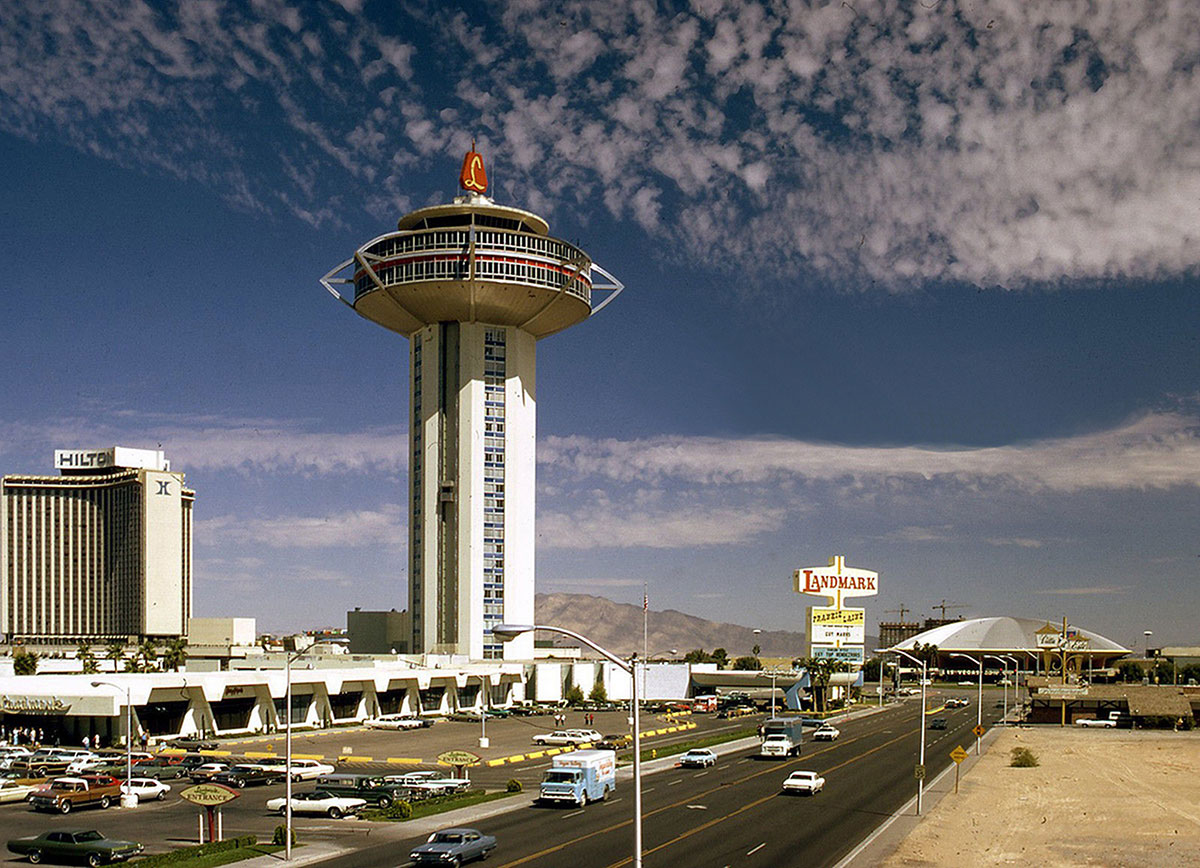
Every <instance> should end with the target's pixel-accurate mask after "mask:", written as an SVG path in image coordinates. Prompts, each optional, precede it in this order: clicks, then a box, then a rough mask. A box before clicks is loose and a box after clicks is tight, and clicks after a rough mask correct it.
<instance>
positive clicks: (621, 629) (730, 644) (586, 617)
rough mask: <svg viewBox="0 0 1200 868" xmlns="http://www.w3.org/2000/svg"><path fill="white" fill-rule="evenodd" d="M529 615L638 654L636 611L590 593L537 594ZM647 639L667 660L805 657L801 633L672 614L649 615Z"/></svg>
mask: <svg viewBox="0 0 1200 868" xmlns="http://www.w3.org/2000/svg"><path fill="white" fill-rule="evenodd" d="M534 610H535V617H536V618H537V621H538V623H539V624H553V625H555V626H556V627H565V628H567V629H568V630H574V631H575V632H576V633H582V634H583V635H584V636H587V637H588V638H589V639H591V640H592V641H594V642H596V643H597V644H599V645H601V646H602V647H604V648H607V649H608V650H609V651H612V652H613V653H614V654H618V655H622V656H624V655H628V654H632V653H633V652H635V651H637V652H639V653H640V652H641V651H642V607H641V606H634V605H630V604H628V603H614V602H613V601H612V600H608V599H605V598H604V597H595V596H592V595H591V594H538V595H537V596H536V597H535V598H534ZM649 636H650V642H649V646H650V647H649V651H650V655H651V656H652V657H655V656H667V655H668V654H669V652H670V650H671V649H672V648H674V649H676V650H677V651H678V653H679V655H681V656H682V655H683V654H685V653H687V652H688V651H690V650H691V649H693V648H703V649H704V650H705V651H712V650H713V649H714V648H724V649H725V650H726V651H727V652H728V654H729V657H730V659H732V658H734V657H740V656H742V655H744V654H749V653H750V652H751V649H752V648H753V647H754V646H755V645H760V646H762V651H761V656H763V657H802V656H804V634H803V633H792V632H789V631H786V630H770V631H764V632H763V633H762V634H760V635H757V636H756V635H754V630H753V628H751V627H742V626H740V625H738V624H722V623H719V622H717V621H706V620H705V619H704V618H697V617H696V616H695V615H687V614H684V613H683V612H677V611H675V610H674V609H667V610H665V611H654V610H653V609H651V610H650V617H649ZM539 638H540V639H549V638H551V636H550V635H543V636H540V637H539ZM556 644H560V645H565V644H568V641H567V640H566V638H565V637H562V636H559V637H556ZM872 647H873V646H872Z"/></svg>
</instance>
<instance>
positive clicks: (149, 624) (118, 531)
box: [0, 446, 196, 644]
mask: <svg viewBox="0 0 1200 868" xmlns="http://www.w3.org/2000/svg"><path fill="white" fill-rule="evenodd" d="M54 466H55V469H57V470H58V471H59V474H60V475H58V476H16V475H12V476H5V477H4V478H3V480H2V482H0V553H2V555H3V557H2V559H0V632H3V638H4V639H5V640H6V641H8V642H14V641H21V642H25V643H27V644H67V643H72V644H73V643H76V642H81V641H86V642H102V641H112V640H120V641H129V640H131V639H132V640H134V641H137V640H139V639H141V638H143V637H156V638H166V637H177V636H183V635H185V634H186V633H187V623H188V618H189V617H191V614H192V503H193V501H194V500H195V496H196V495H195V492H193V491H190V490H189V489H187V488H185V487H184V478H183V474H182V473H173V472H171V468H170V464H169V462H167V460H166V459H165V458H164V457H163V453H162V451H161V450H152V449H127V448H124V447H120V446H117V447H113V448H111V449H99V450H75V449H70V450H56V451H55V453H54Z"/></svg>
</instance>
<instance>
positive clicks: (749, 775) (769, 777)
mask: <svg viewBox="0 0 1200 868" xmlns="http://www.w3.org/2000/svg"><path fill="white" fill-rule="evenodd" d="M964 693H965V691H964ZM973 698H974V697H973V696H972V699H973ZM988 705H989V703H988V698H987V697H986V696H985V708H984V721H985V723H987V722H989V721H992V720H994V719H996V718H997V717H998V716H999V711H998V710H996V709H993V708H991V707H987V706H988ZM918 714H919V700H918V701H908V702H904V703H902V704H900V705H898V706H895V707H893V708H891V709H889V710H887V711H884V712H882V713H880V714H876V715H871V716H868V717H864V718H861V719H859V720H855V721H850V722H847V723H846V724H844V725H843V726H842V736H841V738H840V739H839V740H838V741H836V742H832V743H819V744H818V743H813V742H811V741H808V742H806V743H805V748H804V754H803V756H801V757H798V758H794V759H790V760H785V761H779V760H773V761H767V760H759V759H756V758H754V757H753V754H752V752H751V751H742V752H739V753H734V754H728V755H726V756H723V757H721V759H720V760H719V761H718V763H717V765H716V767H715V768H712V769H708V770H695V769H689V770H683V769H670V770H667V771H664V772H661V773H658V774H654V775H650V776H648V777H647V778H646V779H645V780H644V785H643V813H644V821H643V835H644V841H643V847H644V856H643V861H644V864H645V865H646V866H647V868H656V866H663V868H666V866H677V865H689V866H701V868H703V866H745V868H756V866H762V868H767V866H771V868H786V866H801V865H803V866H806V868H809V866H827V865H833V864H835V863H837V861H838V860H839V859H840V858H841V857H842V856H844V855H845V854H846V853H847V852H848V851H849V850H851V849H852V848H853V847H854V846H855V845H856V844H857V843H858V842H859V841H861V840H862V839H863V838H864V837H866V836H867V835H868V834H869V833H870V832H871V831H872V830H873V829H874V828H875V827H876V826H877V825H878V824H879V823H881V822H882V821H883V820H885V819H886V818H887V817H888V816H890V815H891V814H892V813H893V812H894V811H896V810H897V809H898V808H900V807H901V806H902V805H903V804H904V803H905V802H906V801H907V800H908V799H909V798H911V797H912V795H913V794H914V793H915V791H916V782H915V779H914V776H913V769H914V766H915V764H916V755H917V721H918ZM933 716H939V717H945V718H947V721H948V728H947V729H946V730H945V731H936V730H934V731H930V732H929V733H928V734H927V735H928V739H927V742H926V766H927V771H928V777H929V778H933V777H934V776H935V775H936V774H938V773H939V772H940V771H941V770H942V769H943V768H945V767H946V766H947V765H949V764H950V763H951V762H952V761H951V760H950V757H949V753H950V751H951V750H952V749H953V748H954V747H955V746H956V745H959V744H961V745H962V746H963V747H964V748H971V749H973V742H974V736H973V735H972V734H971V732H970V730H971V728H972V727H973V726H974V725H975V720H976V709H975V707H974V703H973V702H972V705H971V706H970V707H968V708H964V709H953V710H947V711H944V712H940V713H939V714H937V715H933ZM799 768H803V769H813V770H816V771H818V772H820V773H821V774H823V775H824V776H825V777H826V779H827V783H826V785H825V789H824V791H822V792H821V793H820V794H818V795H817V796H815V797H811V798H809V797H795V796H784V795H781V794H780V784H781V783H782V781H783V779H784V778H786V777H787V775H788V774H789V773H790V772H792V771H794V770H796V769H799ZM631 807H632V790H631V787H630V786H629V785H628V784H627V783H625V784H622V786H620V787H619V789H618V791H617V795H616V796H615V797H614V798H613V799H610V800H609V801H608V802H607V803H603V804H593V805H589V806H588V807H587V808H584V809H582V810H580V809H563V808H539V807H534V806H532V805H530V806H529V807H526V808H521V809H518V810H515V811H512V812H510V813H507V814H503V815H501V816H498V817H494V818H492V819H490V820H487V821H485V822H483V823H480V824H479V828H480V829H481V830H482V831H484V832H487V833H488V834H492V835H495V836H496V837H497V838H498V840H499V845H498V847H497V850H496V852H495V853H494V854H493V857H492V858H493V862H494V863H495V864H497V865H500V866H502V868H516V866H530V868H561V866H564V865H569V866H572V868H593V866H596V868H618V866H622V865H627V864H630V862H631V861H632V860H631V858H630V857H631V850H632V842H633V830H632V822H631V817H630V813H631ZM420 840H421V839H420V838H411V839H406V840H403V841H389V842H387V843H386V844H381V845H376V846H369V847H366V848H364V849H362V850H360V851H358V852H355V853H353V854H349V855H345V856H342V857H338V858H334V859H330V860H327V861H324V862H322V863H320V864H321V865H323V866H326V868H376V866H394V865H402V864H405V863H406V859H405V857H406V856H407V853H408V851H409V850H410V849H411V847H412V846H413V845H414V844H416V843H419V842H420Z"/></svg>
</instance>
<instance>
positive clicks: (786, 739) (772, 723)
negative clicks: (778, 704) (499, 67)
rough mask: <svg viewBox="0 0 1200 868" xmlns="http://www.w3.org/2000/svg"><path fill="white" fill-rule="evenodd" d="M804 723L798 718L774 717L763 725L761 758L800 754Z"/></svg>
mask: <svg viewBox="0 0 1200 868" xmlns="http://www.w3.org/2000/svg"><path fill="white" fill-rule="evenodd" d="M803 731H804V721H802V720H801V719H800V718H798V717H773V718H771V719H770V720H768V721H767V722H766V723H764V724H763V743H762V747H761V749H760V750H759V755H760V756H769V757H789V756H795V755H797V754H799V753H800V742H801V741H802V739H803V735H802V734H803Z"/></svg>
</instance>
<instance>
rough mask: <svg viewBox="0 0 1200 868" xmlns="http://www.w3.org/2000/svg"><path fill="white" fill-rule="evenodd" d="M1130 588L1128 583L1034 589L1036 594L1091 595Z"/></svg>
mask: <svg viewBox="0 0 1200 868" xmlns="http://www.w3.org/2000/svg"><path fill="white" fill-rule="evenodd" d="M1130 590H1132V588H1131V587H1130V586H1129V585H1097V586H1095V587H1080V588H1046V589H1045V590H1041V591H1035V592H1034V593H1037V594H1049V595H1051V596H1059V597H1092V596H1111V595H1116V594H1124V593H1127V592H1128V591H1130Z"/></svg>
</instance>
